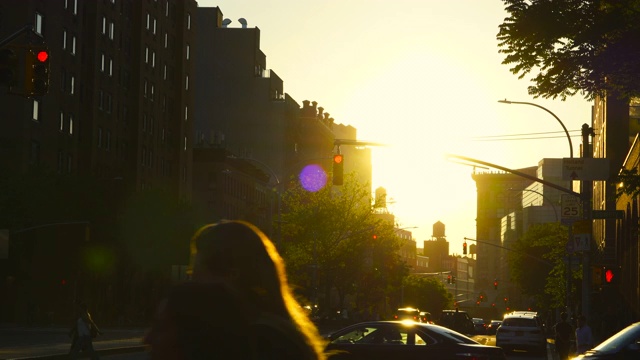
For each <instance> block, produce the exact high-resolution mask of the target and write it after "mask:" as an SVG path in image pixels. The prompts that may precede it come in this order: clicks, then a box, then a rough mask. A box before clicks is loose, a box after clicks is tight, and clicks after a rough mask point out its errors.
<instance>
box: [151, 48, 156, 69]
mask: <svg viewBox="0 0 640 360" xmlns="http://www.w3.org/2000/svg"><path fill="white" fill-rule="evenodd" d="M151 67H152V68H155V67H156V52H155V51H151Z"/></svg>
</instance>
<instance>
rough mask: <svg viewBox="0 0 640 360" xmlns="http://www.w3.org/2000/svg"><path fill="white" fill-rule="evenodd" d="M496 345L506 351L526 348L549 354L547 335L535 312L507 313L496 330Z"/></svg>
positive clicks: (526, 349) (529, 350) (537, 352)
mask: <svg viewBox="0 0 640 360" xmlns="http://www.w3.org/2000/svg"><path fill="white" fill-rule="evenodd" d="M496 346H499V347H501V348H503V349H504V350H505V351H506V352H509V351H515V350H524V351H527V352H529V353H535V354H541V355H543V354H544V355H546V354H547V336H546V335H545V332H544V328H543V327H542V325H541V324H540V322H539V321H538V319H537V317H536V315H533V314H507V315H505V316H504V319H502V325H500V327H498V330H497V331H496Z"/></svg>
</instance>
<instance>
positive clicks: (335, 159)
mask: <svg viewBox="0 0 640 360" xmlns="http://www.w3.org/2000/svg"><path fill="white" fill-rule="evenodd" d="M333 162H334V163H336V164H340V163H342V154H336V155H333Z"/></svg>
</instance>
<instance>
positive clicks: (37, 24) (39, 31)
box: [33, 12, 44, 35]
mask: <svg viewBox="0 0 640 360" xmlns="http://www.w3.org/2000/svg"><path fill="white" fill-rule="evenodd" d="M35 20H36V22H35V26H34V29H33V30H34V31H35V32H36V33H37V34H40V35H43V33H42V31H43V29H42V23H43V22H44V15H42V14H40V13H38V12H37V13H36V19H35Z"/></svg>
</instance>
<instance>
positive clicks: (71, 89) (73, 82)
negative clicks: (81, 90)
mask: <svg viewBox="0 0 640 360" xmlns="http://www.w3.org/2000/svg"><path fill="white" fill-rule="evenodd" d="M75 92H76V77H75V76H71V84H70V86H69V94H71V95H73V94H75Z"/></svg>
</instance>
